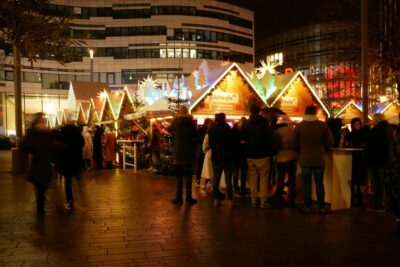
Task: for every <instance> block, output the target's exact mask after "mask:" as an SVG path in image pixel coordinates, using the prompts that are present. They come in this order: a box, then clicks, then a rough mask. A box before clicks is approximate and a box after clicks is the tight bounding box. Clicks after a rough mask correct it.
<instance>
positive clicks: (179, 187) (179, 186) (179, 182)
mask: <svg viewBox="0 0 400 267" xmlns="http://www.w3.org/2000/svg"><path fill="white" fill-rule="evenodd" d="M175 171H176V198H174V199H173V200H171V202H172V204H175V205H182V204H183V199H182V193H183V192H182V191H183V173H184V166H183V165H181V164H177V165H176V169H175Z"/></svg>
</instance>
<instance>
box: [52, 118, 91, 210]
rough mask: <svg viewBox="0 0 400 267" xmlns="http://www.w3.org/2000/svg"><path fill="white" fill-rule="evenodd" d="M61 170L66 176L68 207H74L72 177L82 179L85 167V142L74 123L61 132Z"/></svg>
mask: <svg viewBox="0 0 400 267" xmlns="http://www.w3.org/2000/svg"><path fill="white" fill-rule="evenodd" d="M58 136H59V140H58V142H57V143H58V150H59V160H58V162H59V165H60V166H59V168H58V169H59V172H60V174H61V175H62V176H64V179H65V180H64V186H65V196H66V199H67V204H66V206H65V207H66V208H67V209H68V210H71V209H73V208H74V199H73V194H72V178H73V177H75V179H77V180H79V179H80V174H81V171H82V169H83V167H84V162H83V155H82V148H83V146H84V144H85V141H84V139H83V136H82V134H81V131H80V130H79V128H78V127H77V126H75V125H73V124H72V123H70V124H67V125H65V126H63V127H62V128H61V129H60V132H59V135H58Z"/></svg>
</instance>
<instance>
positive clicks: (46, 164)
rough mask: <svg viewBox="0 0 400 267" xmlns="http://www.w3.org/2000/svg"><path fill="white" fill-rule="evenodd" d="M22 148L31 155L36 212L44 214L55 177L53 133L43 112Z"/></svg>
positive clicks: (28, 132) (37, 117)
mask: <svg viewBox="0 0 400 267" xmlns="http://www.w3.org/2000/svg"><path fill="white" fill-rule="evenodd" d="M21 149H22V150H23V151H25V152H26V153H28V154H29V155H30V164H29V170H28V181H30V182H32V184H33V185H34V187H35V193H36V213H37V216H38V218H41V217H42V216H43V215H44V211H45V199H46V197H45V195H46V191H47V188H48V186H49V184H50V182H51V180H52V179H53V177H54V172H53V165H52V152H53V151H52V134H51V131H50V130H49V129H48V128H47V127H46V119H45V118H44V117H43V114H42V113H38V114H36V117H35V119H34V120H33V122H32V126H31V128H30V129H28V130H27V133H26V136H25V137H24V139H23V140H22V143H21Z"/></svg>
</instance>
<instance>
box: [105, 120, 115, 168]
mask: <svg viewBox="0 0 400 267" xmlns="http://www.w3.org/2000/svg"><path fill="white" fill-rule="evenodd" d="M104 159H105V161H106V168H107V169H112V168H113V162H114V160H115V134H114V133H113V132H112V131H111V129H110V128H109V127H106V129H105V131H104Z"/></svg>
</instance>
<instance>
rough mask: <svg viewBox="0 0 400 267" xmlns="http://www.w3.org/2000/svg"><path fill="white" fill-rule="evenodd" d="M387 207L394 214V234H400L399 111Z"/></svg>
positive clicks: (394, 136) (394, 137)
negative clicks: (395, 227)
mask: <svg viewBox="0 0 400 267" xmlns="http://www.w3.org/2000/svg"><path fill="white" fill-rule="evenodd" d="M388 188H389V192H388V195H389V207H390V209H391V210H393V212H394V214H395V216H396V224H397V229H396V234H397V235H398V236H400V113H399V117H398V123H397V125H396V126H394V132H393V143H392V160H391V168H390V175H389V186H388Z"/></svg>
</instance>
